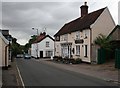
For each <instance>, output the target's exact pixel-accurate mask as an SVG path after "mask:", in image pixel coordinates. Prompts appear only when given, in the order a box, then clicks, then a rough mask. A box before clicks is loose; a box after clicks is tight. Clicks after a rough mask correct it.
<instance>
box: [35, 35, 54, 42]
mask: <svg viewBox="0 0 120 88" xmlns="http://www.w3.org/2000/svg"><path fill="white" fill-rule="evenodd" d="M46 37H49V38H50V39H52V40H53V41H54V39H53V38H52V37H51V36H49V35H39V36H38V37H37V39H36V40H35V41H34V42H33V43H39V42H41V41H42V40H43V39H45V38H46Z"/></svg>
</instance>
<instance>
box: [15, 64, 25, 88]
mask: <svg viewBox="0 0 120 88" xmlns="http://www.w3.org/2000/svg"><path fill="white" fill-rule="evenodd" d="M16 67H17V71H18V75H19V77H20V80H21V82H22V86H23V88H25V84H24V82H23V79H22V76H21V74H20V70H19V68H18V66H17V65H16Z"/></svg>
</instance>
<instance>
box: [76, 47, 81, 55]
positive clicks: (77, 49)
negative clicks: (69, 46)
mask: <svg viewBox="0 0 120 88" xmlns="http://www.w3.org/2000/svg"><path fill="white" fill-rule="evenodd" d="M76 55H80V45H76Z"/></svg>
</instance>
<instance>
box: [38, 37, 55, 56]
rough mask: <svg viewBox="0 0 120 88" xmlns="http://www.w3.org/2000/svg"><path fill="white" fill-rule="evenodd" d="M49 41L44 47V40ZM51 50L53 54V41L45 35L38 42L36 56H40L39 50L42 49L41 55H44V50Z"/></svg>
mask: <svg viewBox="0 0 120 88" xmlns="http://www.w3.org/2000/svg"><path fill="white" fill-rule="evenodd" d="M47 41H48V42H49V44H50V45H49V47H46V42H47ZM46 50H47V51H48V50H50V51H53V56H54V41H53V40H52V39H50V38H49V37H46V38H45V39H44V40H42V41H41V42H39V43H38V57H40V51H43V57H46V55H45V51H46Z"/></svg>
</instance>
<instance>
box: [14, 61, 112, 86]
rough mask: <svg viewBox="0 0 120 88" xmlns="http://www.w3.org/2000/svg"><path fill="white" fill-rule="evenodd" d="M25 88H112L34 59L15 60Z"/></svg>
mask: <svg viewBox="0 0 120 88" xmlns="http://www.w3.org/2000/svg"><path fill="white" fill-rule="evenodd" d="M16 61H17V66H18V68H19V70H20V73H21V77H22V79H23V83H24V85H25V86H114V84H112V83H109V82H106V81H104V80H100V79H97V78H93V77H90V76H87V75H84V74H80V73H76V72H72V71H68V70H65V69H64V68H63V69H61V68H57V67H55V66H52V65H49V64H47V63H44V61H36V60H34V59H29V60H28V59H17V60H16Z"/></svg>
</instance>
